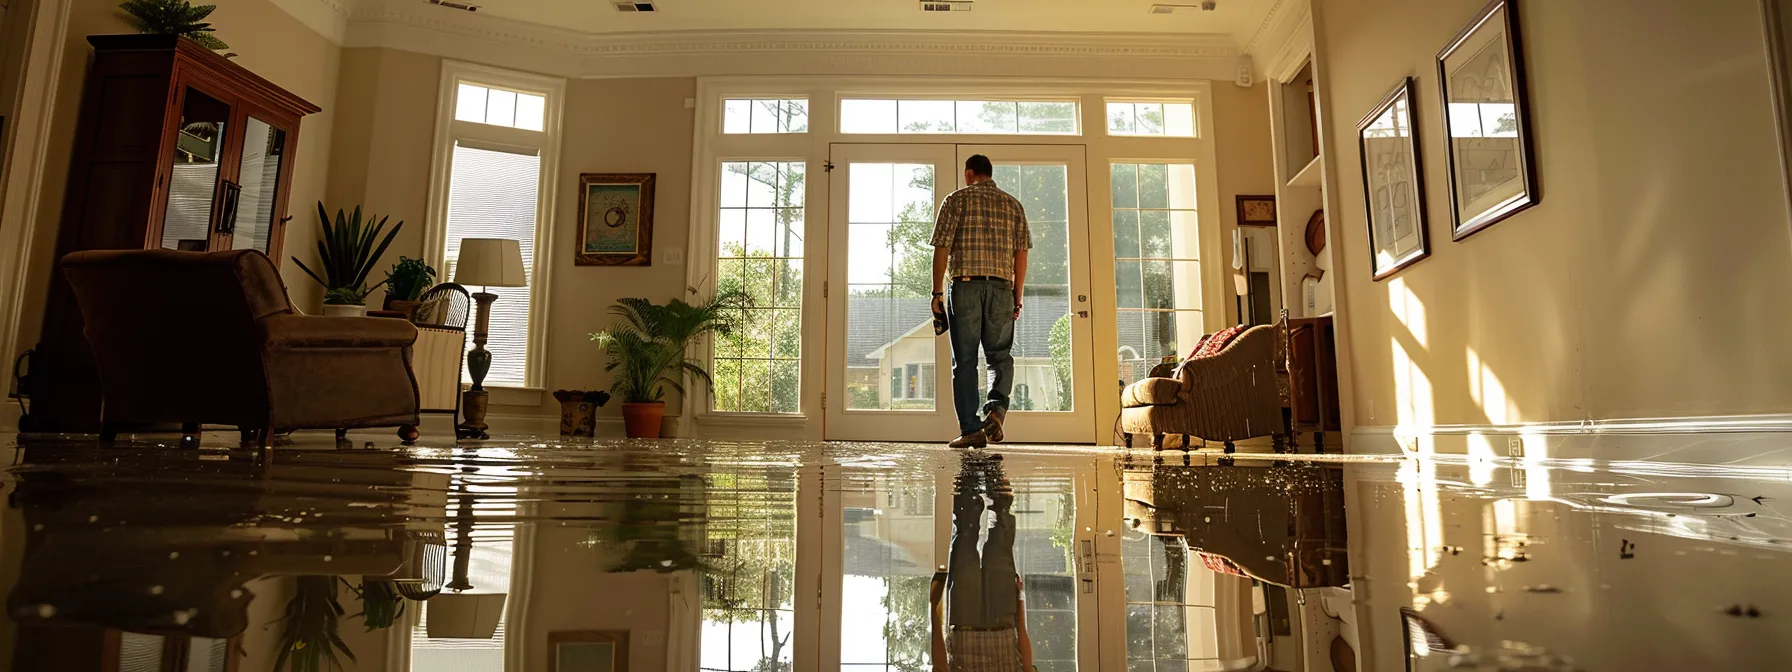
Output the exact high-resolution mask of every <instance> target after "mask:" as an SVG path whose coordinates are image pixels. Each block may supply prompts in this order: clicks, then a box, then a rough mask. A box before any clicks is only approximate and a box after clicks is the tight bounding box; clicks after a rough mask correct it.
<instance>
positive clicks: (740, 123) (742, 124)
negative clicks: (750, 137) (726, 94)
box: [722, 99, 753, 133]
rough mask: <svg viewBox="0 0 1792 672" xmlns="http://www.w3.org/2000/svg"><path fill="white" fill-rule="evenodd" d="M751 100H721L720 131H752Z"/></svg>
mask: <svg viewBox="0 0 1792 672" xmlns="http://www.w3.org/2000/svg"><path fill="white" fill-rule="evenodd" d="M752 108H753V101H751V100H739V99H730V100H724V101H722V132H723V133H752V132H753V124H752V123H751V115H752Z"/></svg>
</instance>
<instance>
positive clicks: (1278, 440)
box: [1270, 434, 1288, 454]
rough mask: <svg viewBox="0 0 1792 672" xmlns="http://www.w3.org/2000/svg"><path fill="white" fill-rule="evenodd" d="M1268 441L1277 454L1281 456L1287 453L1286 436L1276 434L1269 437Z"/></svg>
mask: <svg viewBox="0 0 1792 672" xmlns="http://www.w3.org/2000/svg"><path fill="white" fill-rule="evenodd" d="M1270 441H1271V442H1272V443H1273V445H1274V446H1275V447H1274V448H1273V450H1275V451H1276V453H1277V454H1282V453H1286V452H1288V436H1287V435H1285V434H1276V435H1274V436H1271V437H1270Z"/></svg>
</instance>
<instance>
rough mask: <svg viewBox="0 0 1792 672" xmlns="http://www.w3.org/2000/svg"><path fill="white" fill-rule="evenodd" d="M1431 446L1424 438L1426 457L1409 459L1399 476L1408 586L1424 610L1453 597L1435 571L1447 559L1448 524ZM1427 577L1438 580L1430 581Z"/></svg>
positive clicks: (1414, 598) (1415, 601)
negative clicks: (1439, 494)
mask: <svg viewBox="0 0 1792 672" xmlns="http://www.w3.org/2000/svg"><path fill="white" fill-rule="evenodd" d="M1430 443H1431V441H1430V437H1429V436H1427V437H1423V438H1421V439H1420V444H1421V445H1420V446H1419V450H1420V451H1421V452H1422V453H1423V454H1424V455H1425V456H1424V457H1420V458H1417V459H1414V458H1410V457H1409V458H1407V459H1406V460H1405V462H1404V463H1403V464H1402V465H1401V466H1400V472H1399V474H1398V475H1397V476H1396V480H1397V481H1398V482H1399V483H1400V485H1401V486H1402V488H1401V491H1400V492H1401V496H1402V499H1403V500H1404V502H1405V505H1406V554H1407V583H1406V586H1407V587H1408V588H1410V589H1412V591H1413V592H1414V596H1413V606H1414V607H1416V608H1420V609H1423V608H1424V607H1425V606H1427V605H1430V604H1432V603H1434V602H1443V601H1446V600H1447V599H1448V597H1449V593H1448V592H1445V591H1444V587H1443V584H1442V582H1441V581H1436V580H1435V579H1436V578H1437V577H1436V576H1434V575H1433V574H1432V571H1431V570H1432V569H1434V568H1436V567H1437V564H1438V562H1439V561H1441V560H1442V559H1443V555H1444V521H1443V506H1442V503H1441V502H1440V501H1439V499H1438V494H1437V462H1436V461H1435V460H1432V459H1430V453H1431V452H1432V451H1433V450H1434V448H1433V447H1432V446H1431V445H1430ZM1426 577H1431V578H1432V579H1434V580H1433V581H1426V580H1425V579H1426Z"/></svg>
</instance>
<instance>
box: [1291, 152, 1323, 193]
mask: <svg viewBox="0 0 1792 672" xmlns="http://www.w3.org/2000/svg"><path fill="white" fill-rule="evenodd" d="M1323 172H1325V157H1324V156H1323V155H1322V156H1315V157H1313V160H1312V161H1310V162H1308V163H1307V167H1305V168H1302V169H1300V172H1298V173H1295V174H1294V177H1290V178H1288V186H1290V187H1315V188H1317V187H1318V186H1319V174H1320V173H1323Z"/></svg>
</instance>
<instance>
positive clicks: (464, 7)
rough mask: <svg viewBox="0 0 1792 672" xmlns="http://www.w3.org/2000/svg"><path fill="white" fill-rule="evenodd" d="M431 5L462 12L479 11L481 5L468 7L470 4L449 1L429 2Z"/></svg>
mask: <svg viewBox="0 0 1792 672" xmlns="http://www.w3.org/2000/svg"><path fill="white" fill-rule="evenodd" d="M429 4H432V5H438V6H441V7H447V8H449V9H460V10H465V11H469V12H477V11H479V5H468V4H464V3H459V2H450V1H449V0H429Z"/></svg>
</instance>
